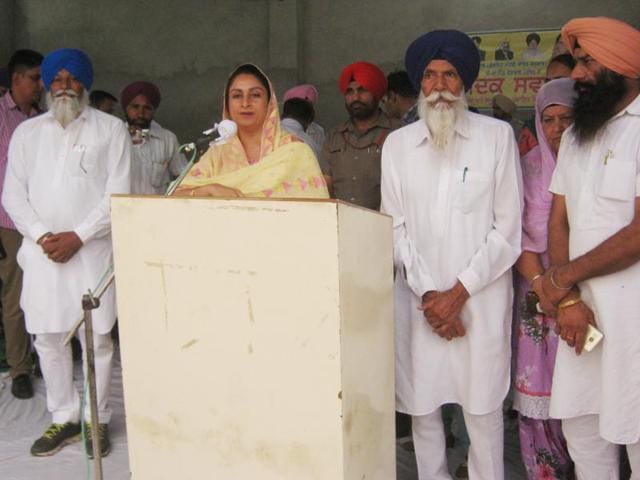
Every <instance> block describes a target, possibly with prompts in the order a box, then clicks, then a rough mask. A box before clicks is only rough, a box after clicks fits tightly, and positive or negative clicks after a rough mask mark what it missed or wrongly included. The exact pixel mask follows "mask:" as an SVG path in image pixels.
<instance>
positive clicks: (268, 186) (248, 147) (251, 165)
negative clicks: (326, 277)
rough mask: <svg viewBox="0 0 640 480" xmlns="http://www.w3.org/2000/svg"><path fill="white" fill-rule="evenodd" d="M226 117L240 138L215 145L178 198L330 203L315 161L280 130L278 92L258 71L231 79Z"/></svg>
mask: <svg viewBox="0 0 640 480" xmlns="http://www.w3.org/2000/svg"><path fill="white" fill-rule="evenodd" d="M223 117H224V118H225V119H231V120H233V121H234V122H236V124H237V125H238V132H237V134H236V135H234V136H232V137H231V138H229V139H228V140H227V141H226V142H223V143H219V144H213V145H212V146H211V147H210V148H209V150H207V152H206V153H205V154H204V155H203V156H202V158H201V159H200V161H199V162H198V163H196V164H195V165H194V166H193V167H192V168H191V170H190V171H189V173H188V174H187V175H186V177H185V178H184V180H183V181H182V183H180V186H179V187H178V188H177V189H176V192H175V195H181V196H193V197H227V198H228V197H267V198H329V194H328V191H327V187H326V184H325V182H324V178H323V176H322V172H321V171H320V167H319V166H318V161H317V159H316V157H315V155H314V154H313V152H312V151H311V149H310V148H309V147H308V146H307V145H306V144H305V143H303V142H302V141H301V140H300V139H298V138H297V137H295V136H293V135H291V134H289V133H287V132H285V131H284V130H283V129H282V128H281V127H280V115H279V113H278V102H277V100H276V95H275V91H274V89H273V87H272V85H271V82H270V81H269V79H268V78H267V76H266V75H265V74H264V73H263V72H262V71H261V70H260V69H259V68H258V67H256V66H255V65H252V64H244V65H241V66H239V67H238V68H236V69H235V70H234V71H233V73H231V75H230V76H229V79H228V80H227V83H226V86H225V90H224V112H223Z"/></svg>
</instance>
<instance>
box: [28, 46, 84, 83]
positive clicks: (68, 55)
mask: <svg viewBox="0 0 640 480" xmlns="http://www.w3.org/2000/svg"><path fill="white" fill-rule="evenodd" d="M62 69H65V70H67V71H68V72H69V73H70V74H71V75H73V76H74V77H75V78H76V80H78V81H79V82H80V83H82V85H84V88H86V89H87V90H91V84H92V83H93V66H92V65H91V60H90V59H89V57H88V56H87V54H86V53H84V52H83V51H82V50H76V49H75V48H61V49H60V50H54V51H53V52H51V53H50V54H48V55H47V56H46V57H44V60H43V61H42V65H41V66H40V72H41V74H42V81H43V82H44V86H45V88H46V89H47V90H49V87H50V86H51V82H53V79H54V78H55V76H56V75H57V74H58V72H59V71H60V70H62Z"/></svg>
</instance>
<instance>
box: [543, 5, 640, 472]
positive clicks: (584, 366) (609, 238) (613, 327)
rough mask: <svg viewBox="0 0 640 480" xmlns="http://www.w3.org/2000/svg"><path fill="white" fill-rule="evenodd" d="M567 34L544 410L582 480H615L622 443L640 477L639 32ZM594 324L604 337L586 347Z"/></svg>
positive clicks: (580, 27)
mask: <svg viewBox="0 0 640 480" xmlns="http://www.w3.org/2000/svg"><path fill="white" fill-rule="evenodd" d="M562 39H563V41H564V44H565V45H566V46H567V47H568V48H569V50H570V51H571V53H572V54H573V57H574V58H575V59H576V65H575V67H574V69H573V71H572V73H571V78H573V79H574V80H575V81H576V89H577V91H578V98H577V100H576V104H575V113H574V115H575V123H574V124H573V127H572V128H571V129H569V130H567V131H566V132H565V134H564V136H563V138H562V143H561V145H560V151H559V152H558V163H557V166H556V169H555V171H554V175H553V178H552V180H551V185H550V187H549V190H550V191H551V192H553V194H554V195H553V203H552V207H551V215H550V218H549V248H548V251H549V257H550V259H551V268H550V269H549V270H548V271H547V272H546V274H545V276H544V278H543V288H544V292H545V293H546V294H547V296H548V297H549V299H550V300H551V301H552V302H553V303H554V304H555V305H556V306H557V309H558V313H557V316H556V318H557V323H556V325H557V327H556V330H557V333H558V334H559V335H560V338H561V339H562V340H563V342H560V344H559V345H558V352H557V356H556V364H555V369H554V375H553V387H552V390H551V405H550V412H549V413H550V415H551V416H552V417H554V418H560V419H562V431H563V433H564V435H565V438H566V439H567V446H568V448H569V453H570V454H571V457H572V458H573V460H574V462H575V466H576V474H577V477H578V478H579V479H580V480H590V479H594V480H595V479H604V478H606V479H608V480H609V479H611V480H617V479H618V478H619V477H618V457H619V452H620V448H619V445H625V446H626V448H627V453H628V455H629V462H630V464H631V469H632V471H633V475H632V477H631V478H640V368H638V365H640V340H639V339H640V336H639V335H638V332H639V329H638V327H639V326H640V262H638V260H639V259H640V198H639V197H640V31H638V30H637V29H635V28H633V27H632V26H630V25H628V24H626V23H624V22H621V21H619V20H615V19H612V18H605V17H598V18H576V19H573V20H571V21H569V22H568V23H567V24H566V25H565V26H564V27H563V28H562ZM589 325H591V326H596V327H597V328H598V330H600V331H601V332H602V333H603V334H604V337H603V340H602V341H601V342H600V344H599V345H598V346H596V347H595V348H594V349H593V350H591V351H589V352H582V350H583V346H584V345H585V339H587V341H588V340H589V337H590V336H592V334H590V333H589Z"/></svg>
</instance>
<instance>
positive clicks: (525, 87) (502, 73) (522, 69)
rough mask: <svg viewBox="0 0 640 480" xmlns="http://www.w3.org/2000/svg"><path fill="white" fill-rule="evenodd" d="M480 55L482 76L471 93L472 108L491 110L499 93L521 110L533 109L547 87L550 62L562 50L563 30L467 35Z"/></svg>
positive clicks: (532, 30)
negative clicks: (538, 97) (541, 92)
mask: <svg viewBox="0 0 640 480" xmlns="http://www.w3.org/2000/svg"><path fill="white" fill-rule="evenodd" d="M468 35H469V36H470V37H471V39H472V40H473V41H474V43H475V44H476V46H477V47H478V51H479V52H480V60H481V61H482V62H481V65H480V75H479V76H478V79H477V80H476V82H475V83H474V84H473V87H472V89H471V91H470V92H469V97H468V100H469V105H472V106H474V107H476V108H491V101H492V99H493V97H494V96H495V95H497V94H499V93H500V94H502V95H505V96H507V97H509V98H510V99H511V100H513V101H514V102H515V104H516V105H517V106H518V107H522V108H533V105H534V100H535V97H536V93H537V92H538V90H539V89H540V87H541V86H542V85H543V84H544V77H545V70H546V67H547V63H548V62H549V60H551V58H553V56H554V52H557V51H558V50H559V46H558V45H557V42H558V41H559V36H560V30H549V29H537V30H536V29H530V30H517V31H514V30H511V31H508V32H472V33H468Z"/></svg>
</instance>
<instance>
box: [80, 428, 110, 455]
mask: <svg viewBox="0 0 640 480" xmlns="http://www.w3.org/2000/svg"><path fill="white" fill-rule="evenodd" d="M98 438H99V439H100V456H101V457H103V458H104V457H106V456H107V455H109V452H110V451H111V441H110V440H109V425H107V424H106V423H101V424H100V425H99V426H98ZM84 446H85V449H86V451H87V456H88V457H89V458H93V443H92V436H91V424H90V423H87V424H86V437H85V439H84Z"/></svg>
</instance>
